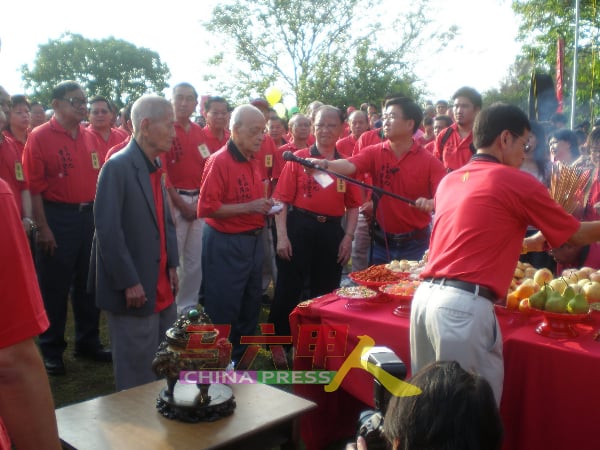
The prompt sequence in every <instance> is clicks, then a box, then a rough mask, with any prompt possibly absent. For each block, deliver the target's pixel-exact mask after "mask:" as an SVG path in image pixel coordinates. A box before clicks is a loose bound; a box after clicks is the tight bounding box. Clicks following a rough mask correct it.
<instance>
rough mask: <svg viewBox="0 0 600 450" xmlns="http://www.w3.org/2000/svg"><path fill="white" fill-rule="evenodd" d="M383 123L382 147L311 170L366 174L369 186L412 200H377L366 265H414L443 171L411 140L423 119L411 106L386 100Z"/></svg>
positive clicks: (426, 238) (426, 237) (398, 100)
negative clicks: (411, 262)
mask: <svg viewBox="0 0 600 450" xmlns="http://www.w3.org/2000/svg"><path fill="white" fill-rule="evenodd" d="M383 117H384V121H383V132H384V134H385V136H386V141H385V142H383V143H380V144H376V145H372V146H370V147H366V148H364V149H363V150H362V151H360V152H359V153H358V154H356V155H354V156H352V157H351V158H348V159H347V160H336V161H331V162H328V161H318V160H316V164H317V165H318V166H320V167H323V166H324V168H325V169H327V168H328V167H329V169H330V170H331V171H333V172H338V173H340V174H342V175H352V174H354V173H357V172H358V173H368V174H370V175H371V177H372V179H373V184H374V185H375V186H377V187H379V188H382V189H385V190H387V191H390V192H392V193H394V194H397V195H400V196H402V197H406V198H409V199H411V200H414V201H415V203H416V204H415V205H414V206H413V205H409V204H408V203H405V202H403V201H400V200H397V199H395V198H392V197H390V196H387V195H382V196H381V197H380V198H379V199H378V201H377V205H376V212H375V217H376V226H375V227H374V229H373V233H374V236H373V248H372V251H371V253H372V255H371V256H372V258H371V263H372V264H380V263H384V262H389V261H390V260H392V259H408V260H420V259H421V258H422V257H423V254H424V253H425V250H427V248H428V247H429V235H430V223H431V212H432V210H433V196H434V195H435V192H436V189H437V186H438V184H439V182H440V180H441V179H442V178H443V176H444V173H445V172H444V167H443V166H442V164H441V163H440V162H439V161H438V160H437V159H436V158H434V157H433V156H432V155H431V154H430V153H429V152H427V151H425V150H424V149H423V147H421V146H420V145H419V144H417V143H416V142H415V139H414V138H413V135H414V133H415V131H416V130H417V128H418V127H419V124H420V123H421V120H422V118H423V113H422V112H421V108H420V107H419V105H417V104H416V103H415V102H414V101H413V100H411V99H409V98H406V97H397V98H392V99H390V100H388V101H387V102H386V104H385V109H384V115H383ZM374 195H375V194H374Z"/></svg>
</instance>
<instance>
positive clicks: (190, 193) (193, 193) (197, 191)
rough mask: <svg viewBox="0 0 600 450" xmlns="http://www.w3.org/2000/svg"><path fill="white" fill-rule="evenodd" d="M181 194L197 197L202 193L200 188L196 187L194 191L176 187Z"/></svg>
mask: <svg viewBox="0 0 600 450" xmlns="http://www.w3.org/2000/svg"><path fill="white" fill-rule="evenodd" d="M175 190H176V191H177V193H178V194H179V195H187V196H188V197H195V196H196V195H198V194H199V193H200V189H195V190H193V191H186V190H185V189H175Z"/></svg>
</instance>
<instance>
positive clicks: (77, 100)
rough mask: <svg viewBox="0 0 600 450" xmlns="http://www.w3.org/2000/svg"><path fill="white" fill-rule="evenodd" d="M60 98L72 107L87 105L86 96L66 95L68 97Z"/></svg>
mask: <svg viewBox="0 0 600 450" xmlns="http://www.w3.org/2000/svg"><path fill="white" fill-rule="evenodd" d="M62 100H64V101H66V102H69V104H70V105H71V106H72V107H73V108H76V109H77V108H81V107H82V106H84V105H87V102H88V101H87V98H81V97H68V98H63V99H62Z"/></svg>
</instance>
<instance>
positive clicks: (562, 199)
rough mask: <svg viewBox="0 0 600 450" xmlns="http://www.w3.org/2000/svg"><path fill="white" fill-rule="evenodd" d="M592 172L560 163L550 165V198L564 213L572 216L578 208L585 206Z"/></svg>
mask: <svg viewBox="0 0 600 450" xmlns="http://www.w3.org/2000/svg"><path fill="white" fill-rule="evenodd" d="M591 173H592V171H591V170H589V169H580V168H577V167H571V166H567V165H564V164H562V163H556V164H553V165H552V174H551V178H550V196H551V197H552V198H553V199H554V200H555V201H556V202H557V203H558V204H559V205H561V206H562V207H563V208H564V210H565V211H567V212H568V213H569V214H572V213H573V211H575V209H576V208H578V207H583V206H585V203H586V202H587V197H588V195H589V192H590V188H591V185H592V178H591Z"/></svg>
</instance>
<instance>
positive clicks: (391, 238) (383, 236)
mask: <svg viewBox="0 0 600 450" xmlns="http://www.w3.org/2000/svg"><path fill="white" fill-rule="evenodd" d="M427 237H429V227H425V228H421V229H419V230H413V231H409V232H408V233H401V234H393V233H386V232H385V231H383V230H382V229H380V228H375V229H374V230H373V238H374V239H375V242H377V243H378V244H385V242H386V241H387V242H388V243H390V244H401V243H403V242H406V241H413V240H418V239H426V238H427Z"/></svg>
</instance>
